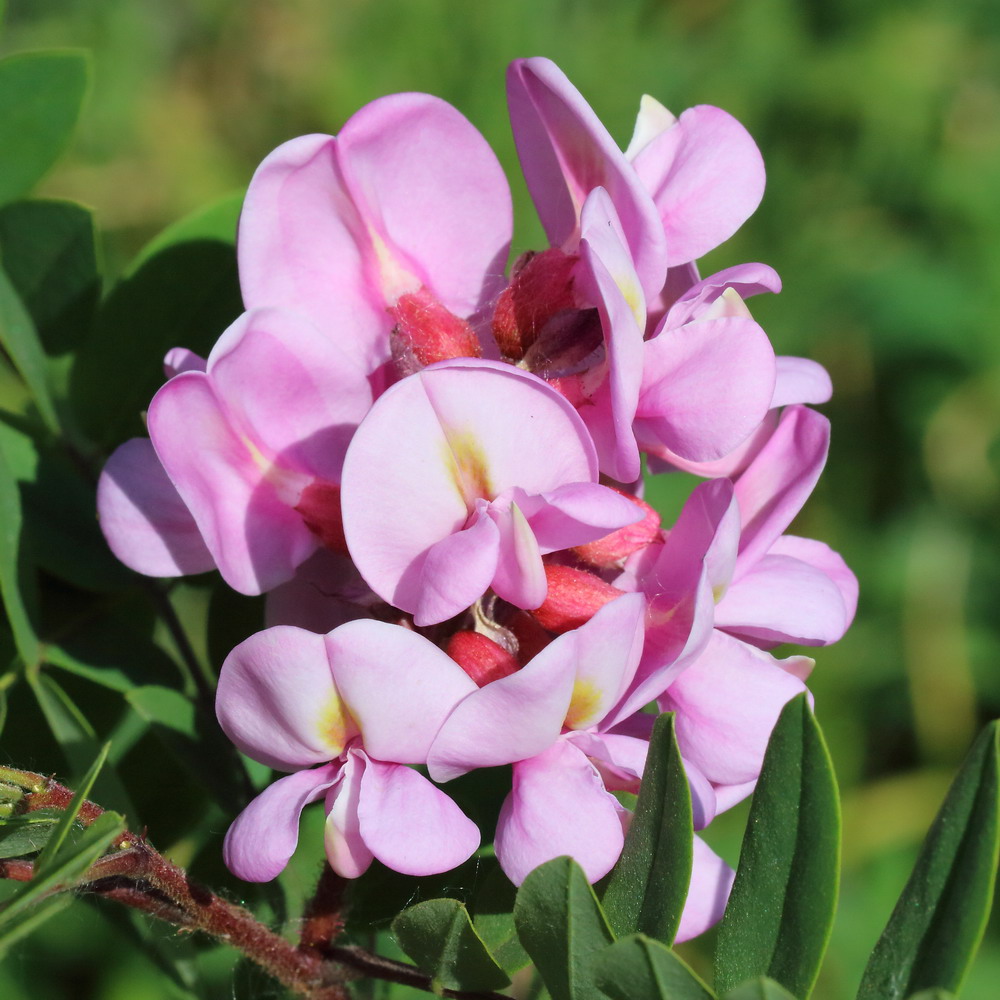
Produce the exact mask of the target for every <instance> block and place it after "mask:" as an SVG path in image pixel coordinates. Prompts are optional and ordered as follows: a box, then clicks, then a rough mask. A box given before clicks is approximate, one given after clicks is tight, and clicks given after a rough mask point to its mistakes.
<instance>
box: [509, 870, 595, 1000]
mask: <svg viewBox="0 0 1000 1000" xmlns="http://www.w3.org/2000/svg"><path fill="white" fill-rule="evenodd" d="M514 923H515V925H516V926H517V933H518V936H519V937H520V939H521V944H522V945H524V949H525V951H527V953H528V954H529V955H530V956H531V960H532V961H533V962H534V963H535V966H536V967H537V969H538V971H539V972H540V973H541V975H542V979H543V980H544V981H545V985H546V987H547V988H548V990H549V993H551V995H552V1000H599V998H600V997H601V996H602V994H601V993H600V991H599V990H598V989H597V986H596V984H595V982H594V978H593V959H594V956H595V955H596V954H597V952H599V951H601V950H602V949H603V948H604V947H605V946H606V945H608V944H610V943H611V942H612V941H614V934H613V933H612V931H611V928H610V927H609V926H608V921H607V918H606V917H605V916H604V913H603V911H602V910H601V906H600V903H598V902H597V897H596V896H595V895H594V890H593V889H591V887H590V884H589V883H588V882H587V878H586V876H585V875H584V874H583V870H582V869H581V868H580V866H579V865H578V864H577V863H576V862H575V861H573V860H572V858H566V857H563V858H554V859H553V860H552V861H547V862H546V863H545V864H543V865H539V866H538V867H537V868H536V869H535V870H534V871H533V872H531V873H530V874H529V875H528V877H527V878H526V879H525V880H524V883H523V884H522V886H521V888H520V890H518V893H517V902H516V903H515V904H514Z"/></svg>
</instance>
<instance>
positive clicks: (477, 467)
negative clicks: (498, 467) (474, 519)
mask: <svg viewBox="0 0 1000 1000" xmlns="http://www.w3.org/2000/svg"><path fill="white" fill-rule="evenodd" d="M443 429H444V433H445V441H446V446H445V448H444V459H445V462H446V463H447V464H448V469H449V472H450V473H451V478H452V481H453V482H454V483H455V489H457V490H458V492H459V495H460V496H461V497H462V500H463V501H464V502H465V504H466V505H467V506H468V507H469V508H471V507H472V505H473V504H474V503H475V502H476V500H478V499H480V498H482V499H483V500H492V499H493V498H494V496H495V495H496V494H495V492H494V490H493V484H492V483H491V482H490V475H489V465H488V463H487V461H486V453H485V452H484V451H483V449H482V446H481V445H480V444H479V441H478V440H477V438H476V436H475V434H473V433H472V432H471V431H449V430H448V428H447V427H445V428H443Z"/></svg>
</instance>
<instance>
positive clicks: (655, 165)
mask: <svg viewBox="0 0 1000 1000" xmlns="http://www.w3.org/2000/svg"><path fill="white" fill-rule="evenodd" d="M632 165H633V167H634V168H635V171H636V173H637V174H638V175H639V178H640V179H641V181H642V183H643V184H644V185H645V187H646V189H647V190H648V191H649V192H650V194H651V195H652V197H653V201H654V202H655V204H656V208H657V210H658V211H659V214H660V218H661V219H662V220H663V228H664V231H665V233H666V237H667V252H668V257H667V260H668V263H669V265H670V266H671V267H672V266H674V265H677V264H683V263H685V262H686V261H690V260H695V259H696V258H698V257H701V256H703V255H704V254H706V253H708V251H709V250H713V249H714V248H715V247H717V246H718V245H719V244H720V243H722V242H724V241H725V240H727V239H729V237H730V236H732V235H733V233H735V232H736V230H737V229H739V228H740V226H742V225H743V223H744V222H745V221H746V220H747V219H748V218H749V217H750V216H751V215H752V214H753V212H754V209H756V208H757V206H758V205H759V204H760V199H761V197H762V196H763V194H764V161H763V159H762V158H761V155H760V151H759V150H758V149H757V145H756V143H754V141H753V139H752V138H751V137H750V135H749V133H748V132H747V131H746V129H745V128H743V126H742V125H740V123H739V122H738V121H737V120H736V119H735V118H733V117H732V116H731V115H729V114H727V113H726V112H725V111H722V110H721V109H720V108H713V107H710V106H709V105H704V104H703V105H699V106H698V107H694V108H689V109H688V110H687V111H685V112H683V114H681V116H680V118H679V119H678V120H677V122H676V124H674V125H672V126H670V127H668V128H666V129H665V130H664V131H663V132H661V133H660V134H659V135H658V136H657V137H656V138H655V139H653V140H651V141H650V142H648V143H647V144H646V145H645V146H644V147H643V148H642V149H641V150H639V152H638V153H637V154H636V155H635V157H634V158H633V160H632Z"/></svg>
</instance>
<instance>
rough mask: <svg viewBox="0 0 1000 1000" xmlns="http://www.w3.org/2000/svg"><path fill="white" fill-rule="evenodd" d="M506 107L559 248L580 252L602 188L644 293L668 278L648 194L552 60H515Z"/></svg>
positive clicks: (544, 221)
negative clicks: (587, 217) (593, 197)
mask: <svg viewBox="0 0 1000 1000" xmlns="http://www.w3.org/2000/svg"><path fill="white" fill-rule="evenodd" d="M507 101H508V104H509V105H510V121H511V127H512V129H513V131H514V143H515V145H516V146H517V154H518V157H519V158H520V160H521V168H522V170H523V171H524V177H525V180H526V181H527V184H528V190H529V191H530V192H531V197H532V200H533V201H534V203H535V207H536V209H537V211H538V215H539V218H540V219H541V221H542V225H543V226H544V227H545V232H546V234H547V235H548V237H549V240H550V241H551V242H552V244H553V245H554V246H561V247H563V248H564V249H570V250H572V249H575V246H576V243H577V240H578V238H579V232H580V213H581V210H582V208H583V203H584V201H585V200H586V198H587V195H588V194H589V193H590V192H591V191H592V190H593V189H594V188H597V187H603V188H605V189H606V190H607V191H608V193H609V194H610V196H611V200H612V201H613V202H614V205H615V209H616V210H617V212H618V215H619V217H620V218H621V222H622V228H623V229H624V231H625V234H626V236H627V239H628V244H629V249H630V250H631V253H632V257H633V259H634V260H635V268H636V271H637V272H638V274H639V277H640V281H641V282H642V286H643V289H644V290H645V292H646V294H647V295H650V296H652V295H655V294H656V293H657V292H659V290H660V288H662V286H663V282H664V278H665V276H666V264H665V246H664V238H663V229H662V226H661V225H660V220H659V218H658V216H657V212H656V208H655V206H654V205H653V203H652V201H651V199H650V197H649V194H648V193H647V192H646V191H645V190H644V188H643V186H642V184H641V183H640V182H639V178H638V177H637V176H636V174H635V172H634V171H633V169H632V167H631V166H630V164H629V163H628V161H627V160H626V159H625V156H624V154H623V153H622V151H621V150H620V149H619V148H618V146H617V145H616V144H615V141H614V140H613V139H612V138H611V136H610V135H609V134H608V131H607V129H606V128H605V127H604V126H603V125H602V124H601V122H600V120H599V119H598V118H597V116H596V115H595V114H594V112H593V111H592V110H591V108H590V106H589V105H588V104H587V102H586V101H585V100H584V99H583V97H582V95H581V94H580V92H579V91H578V90H577V89H576V88H575V87H574V86H573V84H572V83H570V81H569V80H568V79H567V78H566V75H565V74H564V73H563V72H562V70H560V69H559V68H558V67H557V66H556V65H555V63H553V62H551V61H550V60H548V59H542V58H533V59H517V60H515V61H514V62H513V63H511V65H510V67H509V69H508V71H507Z"/></svg>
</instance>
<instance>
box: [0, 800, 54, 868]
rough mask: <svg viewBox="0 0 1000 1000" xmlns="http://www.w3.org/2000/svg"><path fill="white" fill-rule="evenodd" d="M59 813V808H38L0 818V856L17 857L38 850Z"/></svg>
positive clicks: (51, 829)
mask: <svg viewBox="0 0 1000 1000" xmlns="http://www.w3.org/2000/svg"><path fill="white" fill-rule="evenodd" d="M61 815H62V813H61V811H59V810H55V809H52V810H49V809H38V810H36V811H35V812H30V813H25V814H24V815H14V816H8V817H7V818H6V819H0V858H19V857H21V856H23V855H25V854H34V853H35V852H36V851H40V850H41V849H42V848H43V847H44V846H45V844H46V843H47V842H48V840H49V838H50V837H51V836H52V833H53V831H54V830H55V828H56V824H57V823H58V822H59V818H60V816H61Z"/></svg>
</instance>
